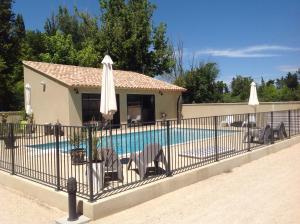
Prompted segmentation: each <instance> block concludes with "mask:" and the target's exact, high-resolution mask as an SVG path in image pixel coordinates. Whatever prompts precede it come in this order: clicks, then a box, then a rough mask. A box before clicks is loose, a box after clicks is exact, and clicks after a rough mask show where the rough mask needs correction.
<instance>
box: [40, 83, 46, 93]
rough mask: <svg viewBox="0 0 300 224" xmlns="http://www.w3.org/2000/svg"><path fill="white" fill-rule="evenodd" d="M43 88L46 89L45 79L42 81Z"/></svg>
mask: <svg viewBox="0 0 300 224" xmlns="http://www.w3.org/2000/svg"><path fill="white" fill-rule="evenodd" d="M41 85H42V88H43V92H45V91H46V83H45V82H44V81H42V82H41Z"/></svg>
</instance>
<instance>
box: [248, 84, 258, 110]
mask: <svg viewBox="0 0 300 224" xmlns="http://www.w3.org/2000/svg"><path fill="white" fill-rule="evenodd" d="M248 105H249V106H257V105H259V102H258V98H257V92H256V84H255V82H252V83H251V88H250V97H249V102H248Z"/></svg>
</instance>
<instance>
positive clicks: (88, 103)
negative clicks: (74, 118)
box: [81, 93, 120, 127]
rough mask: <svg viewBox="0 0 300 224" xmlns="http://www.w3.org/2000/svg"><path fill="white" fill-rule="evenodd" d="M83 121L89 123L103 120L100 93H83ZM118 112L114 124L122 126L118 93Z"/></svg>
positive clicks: (117, 95)
mask: <svg viewBox="0 0 300 224" xmlns="http://www.w3.org/2000/svg"><path fill="white" fill-rule="evenodd" d="M81 97H82V123H83V124H88V123H91V122H94V121H95V122H97V121H102V115H101V113H100V97H101V96H100V94H95V93H82V95H81ZM116 100H117V108H118V110H117V112H116V113H115V114H114V118H113V120H112V124H113V125H114V126H115V127H119V126H120V97H119V94H116Z"/></svg>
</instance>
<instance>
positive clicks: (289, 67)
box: [277, 65, 300, 73]
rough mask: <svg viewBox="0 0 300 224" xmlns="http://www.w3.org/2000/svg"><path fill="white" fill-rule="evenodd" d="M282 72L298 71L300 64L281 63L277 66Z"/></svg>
mask: <svg viewBox="0 0 300 224" xmlns="http://www.w3.org/2000/svg"><path fill="white" fill-rule="evenodd" d="M277 69H278V70H279V71H281V72H292V73H293V72H296V71H298V70H299V69H300V65H298V66H297V65H281V66H278V68H277Z"/></svg>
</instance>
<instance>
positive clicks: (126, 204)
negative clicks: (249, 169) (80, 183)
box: [0, 136, 300, 220]
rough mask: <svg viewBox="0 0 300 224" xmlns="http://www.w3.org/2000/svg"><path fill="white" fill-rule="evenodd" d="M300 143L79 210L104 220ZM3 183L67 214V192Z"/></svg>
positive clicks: (3, 178)
mask: <svg viewBox="0 0 300 224" xmlns="http://www.w3.org/2000/svg"><path fill="white" fill-rule="evenodd" d="M299 142H300V136H297V137H293V138H291V139H287V140H285V141H281V142H277V143H276V144H273V145H268V146H265V147H262V148H258V149H255V150H254V151H251V152H249V153H244V154H241V155H237V156H234V157H231V158H228V159H224V160H221V161H219V162H215V163H211V164H209V165H206V166H203V167H199V168H196V169H192V170H189V171H186V172H183V173H180V174H176V175H174V176H172V177H167V178H164V179H161V180H158V181H156V182H152V183H149V184H146V185H143V186H140V187H138V188H134V189H130V190H127V191H124V192H121V193H119V194H115V195H112V196H109V197H107V198H103V199H99V200H98V201H96V202H94V203H90V202H88V201H87V200H84V199H79V200H78V205H79V206H78V207H81V208H82V212H83V215H85V216H87V217H89V218H90V219H92V220H95V219H99V218H103V217H105V216H108V215H111V214H114V213H117V212H120V211H123V210H125V209H128V208H130V207H133V206H136V205H138V204H141V203H144V202H146V201H149V200H151V199H154V198H156V197H159V196H161V195H163V194H167V193H170V192H172V191H175V190H178V189H180V188H182V187H186V186H188V185H191V184H194V183H196V182H199V181H201V180H204V179H207V178H209V177H212V176H215V175H218V174H221V173H224V172H228V171H230V170H231V169H233V168H235V167H238V166H241V165H243V164H246V163H249V162H251V161H254V160H257V159H259V158H262V157H264V156H267V155H269V154H271V153H275V152H278V151H280V150H282V149H284V148H287V147H289V146H291V145H294V144H297V143H299ZM0 184H1V185H4V186H7V187H9V188H13V189H15V190H17V191H20V192H22V193H24V194H26V195H29V196H30V197H33V198H36V199H38V200H40V201H41V202H44V203H47V204H48V205H50V206H53V207H57V208H59V209H61V210H63V211H65V212H67V211H68V207H67V204H68V200H67V194H66V193H64V192H61V191H55V190H54V189H53V188H50V187H47V186H44V185H41V184H38V183H36V182H33V181H30V180H27V179H24V178H22V177H19V176H15V175H10V174H9V173H6V172H3V171H1V172H0Z"/></svg>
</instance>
